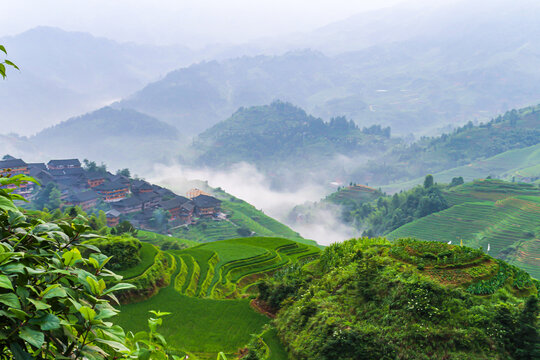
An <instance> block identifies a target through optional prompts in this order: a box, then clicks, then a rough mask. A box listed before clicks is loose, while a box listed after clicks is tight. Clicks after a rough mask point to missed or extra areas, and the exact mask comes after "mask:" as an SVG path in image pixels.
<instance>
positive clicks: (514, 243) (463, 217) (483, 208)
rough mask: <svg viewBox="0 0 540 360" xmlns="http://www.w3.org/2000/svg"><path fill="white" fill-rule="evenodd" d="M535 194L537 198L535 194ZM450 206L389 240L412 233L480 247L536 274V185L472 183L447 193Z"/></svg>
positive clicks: (539, 271) (539, 213)
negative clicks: (488, 248) (488, 247)
mask: <svg viewBox="0 0 540 360" xmlns="http://www.w3.org/2000/svg"><path fill="white" fill-rule="evenodd" d="M535 195H536V196H535ZM446 196H447V198H448V200H449V203H450V204H452V205H454V206H452V207H450V208H449V209H447V210H444V211H441V212H439V213H435V214H431V215H429V216H426V217H424V218H421V219H418V220H416V221H413V222H411V223H408V224H406V225H404V226H402V227H400V228H398V229H396V230H394V231H393V232H392V233H390V234H389V235H388V238H390V239H396V238H400V237H416V238H418V239H422V240H433V241H443V242H448V241H452V243H453V244H459V243H460V242H461V241H463V244H464V245H467V246H471V247H482V248H483V249H484V251H487V246H488V244H489V245H490V251H489V254H490V255H493V256H495V257H499V258H503V259H506V260H508V261H509V262H510V263H513V264H515V265H516V266H519V267H521V268H522V269H524V270H526V271H528V272H529V273H530V274H531V275H532V276H533V277H535V278H537V279H538V278H540V266H539V265H538V264H539V263H540V262H539V260H540V189H539V188H538V187H536V186H533V185H530V184H511V183H504V182H501V181H495V180H494V181H477V182H474V183H469V184H465V185H462V186H459V187H457V188H456V189H455V190H452V191H450V192H449V193H447V194H446Z"/></svg>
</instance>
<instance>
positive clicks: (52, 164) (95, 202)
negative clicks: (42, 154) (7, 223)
mask: <svg viewBox="0 0 540 360" xmlns="http://www.w3.org/2000/svg"><path fill="white" fill-rule="evenodd" d="M85 162H87V160H85ZM19 174H23V175H28V176H30V177H32V178H34V179H36V180H37V181H38V182H39V185H36V184H33V183H31V182H26V183H24V184H22V186H20V187H19V188H17V189H14V190H13V191H14V192H16V193H17V194H19V195H21V196H22V197H24V198H25V199H26V200H28V201H29V202H30V204H32V202H33V201H34V200H35V199H37V197H38V196H39V194H40V192H42V191H45V189H46V188H47V187H48V188H52V187H54V188H56V189H58V191H59V193H60V195H59V197H60V206H59V207H60V208H61V209H65V208H66V207H80V208H81V209H82V210H83V211H85V212H90V213H91V212H96V213H97V212H98V211H99V210H103V211H104V212H105V215H106V217H107V225H108V226H109V227H114V226H117V225H118V224H119V223H120V222H122V221H126V220H127V221H129V222H130V223H131V224H132V225H133V226H134V227H136V228H139V229H149V230H163V229H156V227H157V226H156V217H160V218H163V219H161V222H164V223H165V224H166V225H167V227H169V228H171V227H178V226H189V225H192V224H195V223H196V222H197V221H198V220H199V219H214V220H222V219H224V218H225V216H224V215H223V214H222V213H221V201H220V200H219V199H216V198H215V197H213V196H211V195H210V194H208V193H205V192H204V191H202V190H199V189H191V190H190V191H188V192H187V194H186V196H187V197H184V196H180V195H177V194H175V193H174V192H172V191H171V190H168V189H165V188H163V187H161V186H158V185H153V184H150V183H149V182H147V181H145V180H141V179H133V178H131V177H130V176H129V173H128V175H127V176H126V175H124V174H121V173H117V174H112V173H111V172H109V171H106V170H105V168H104V167H93V168H85V167H83V166H82V164H81V162H80V161H79V160H78V159H59V160H50V161H49V162H48V163H47V164H45V163H26V162H25V161H23V160H22V159H16V158H13V157H11V156H9V155H6V156H4V158H3V160H0V177H9V176H14V175H19ZM49 210H52V209H49Z"/></svg>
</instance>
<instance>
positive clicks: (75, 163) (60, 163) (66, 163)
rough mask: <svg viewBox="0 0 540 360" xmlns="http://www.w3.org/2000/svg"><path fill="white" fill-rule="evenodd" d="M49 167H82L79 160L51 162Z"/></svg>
mask: <svg viewBox="0 0 540 360" xmlns="http://www.w3.org/2000/svg"><path fill="white" fill-rule="evenodd" d="M47 166H55V167H56V166H78V167H80V166H81V162H80V161H79V159H62V160H51V161H49V162H48V163H47Z"/></svg>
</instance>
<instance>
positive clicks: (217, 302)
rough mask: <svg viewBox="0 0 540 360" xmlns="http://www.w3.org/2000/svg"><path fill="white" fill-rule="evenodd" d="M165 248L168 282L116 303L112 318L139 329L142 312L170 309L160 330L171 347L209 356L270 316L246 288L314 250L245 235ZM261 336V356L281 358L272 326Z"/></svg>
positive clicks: (245, 337) (233, 349)
mask: <svg viewBox="0 0 540 360" xmlns="http://www.w3.org/2000/svg"><path fill="white" fill-rule="evenodd" d="M166 253H168V254H170V255H172V256H174V257H175V259H176V270H175V272H174V274H173V275H172V278H171V282H170V284H169V285H168V286H167V287H165V288H163V289H161V290H160V291H159V293H158V294H157V295H155V296H153V297H151V298H150V299H147V300H144V301H142V302H138V303H133V304H128V305H122V307H121V313H120V315H119V316H118V317H117V318H116V320H115V322H116V323H118V324H119V325H121V326H123V327H124V328H126V329H129V330H131V331H139V330H144V329H145V327H146V321H147V317H148V316H147V315H148V311H150V310H159V311H167V312H171V313H172V314H171V315H169V316H167V317H165V318H164V326H163V328H162V330H161V332H162V333H163V335H164V336H165V338H166V339H167V341H168V343H169V345H170V347H171V348H172V349H173V352H175V353H177V354H180V355H183V354H184V353H188V354H190V355H191V359H215V358H216V356H217V352H219V351H224V352H225V353H227V354H229V355H233V354H234V353H237V351H238V350H239V349H240V348H243V347H244V346H245V345H246V344H247V343H248V342H249V341H250V339H251V335H252V334H260V333H261V332H262V331H263V326H264V325H265V324H267V323H269V321H270V319H269V318H267V317H266V316H264V315H261V314H259V313H257V312H255V311H254V310H253V309H252V308H251V306H250V305H249V302H250V297H251V296H250V287H251V286H253V284H254V283H255V282H256V281H257V280H258V279H259V278H261V277H263V276H264V275H265V274H269V273H271V272H272V271H274V270H278V269H281V268H283V267H286V266H288V265H291V264H293V263H295V262H297V261H299V260H303V259H310V258H314V257H318V256H319V253H320V249H319V248H318V247H316V246H311V245H305V244H302V243H298V242H295V241H292V240H287V239H284V238H280V237H277V238H276V237H273V238H269V237H250V238H237V239H231V240H223V241H217V242H212V243H204V244H200V245H198V246H195V247H192V248H188V249H183V250H170V251H167V252H166ZM262 339H263V341H264V342H265V344H266V346H267V347H268V359H267V360H285V359H287V357H286V352H285V350H284V349H283V347H282V346H281V343H280V341H279V339H278V338H277V335H276V333H275V330H272V329H271V328H270V329H269V330H266V331H265V332H264V333H263V335H262Z"/></svg>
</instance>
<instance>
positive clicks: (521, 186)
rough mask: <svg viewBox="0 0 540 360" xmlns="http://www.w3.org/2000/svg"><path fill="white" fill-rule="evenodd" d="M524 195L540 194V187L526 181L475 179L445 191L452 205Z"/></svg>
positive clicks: (445, 195)
mask: <svg viewBox="0 0 540 360" xmlns="http://www.w3.org/2000/svg"><path fill="white" fill-rule="evenodd" d="M522 195H530V196H540V188H539V187H538V186H536V185H534V184H526V183H510V182H506V181H501V180H475V181H473V182H471V183H467V184H464V185H461V186H458V187H456V188H453V189H451V190H449V191H445V192H444V197H445V198H446V200H447V201H448V204H449V205H450V206H452V205H458V204H463V203H466V202H474V201H497V200H503V199H507V198H509V197H512V196H522Z"/></svg>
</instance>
